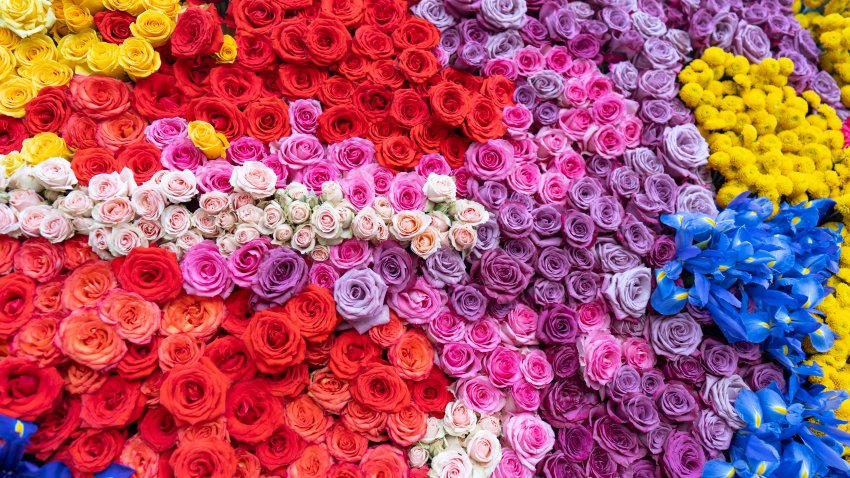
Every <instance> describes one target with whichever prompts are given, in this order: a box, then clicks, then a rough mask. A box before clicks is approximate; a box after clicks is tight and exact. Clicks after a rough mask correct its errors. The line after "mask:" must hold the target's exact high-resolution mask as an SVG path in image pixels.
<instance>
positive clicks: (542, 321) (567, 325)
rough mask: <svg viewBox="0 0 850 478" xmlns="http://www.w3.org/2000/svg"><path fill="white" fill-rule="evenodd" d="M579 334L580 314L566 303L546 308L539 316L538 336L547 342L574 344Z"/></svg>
mask: <svg viewBox="0 0 850 478" xmlns="http://www.w3.org/2000/svg"><path fill="white" fill-rule="evenodd" d="M577 334H578V314H577V313H576V311H575V310H574V309H572V308H571V307H569V306H567V305H565V304H555V305H551V306H549V307H547V308H545V309H544V310H543V311H542V312H541V313H540V316H539V318H538V322H537V338H538V339H540V341H541V342H543V343H545V344H574V343H575V341H576V335H577Z"/></svg>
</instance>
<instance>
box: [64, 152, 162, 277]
mask: <svg viewBox="0 0 850 478" xmlns="http://www.w3.org/2000/svg"><path fill="white" fill-rule="evenodd" d="M157 158H158V157H157ZM138 179H139V178H138V176H137V177H136V180H137V181H138ZM139 184H141V182H139ZM88 241H89V240H88V236H83V235H76V236H74V237H72V238H70V239H68V240H66V241H64V242H62V249H64V250H65V267H67V268H68V269H70V270H74V269H76V268H77V267H79V266H80V265H81V264H85V263H86V262H88V261H90V260H92V259H97V254H95V253H94V251H93V250H92V248H91V246H90V245H89V242H88Z"/></svg>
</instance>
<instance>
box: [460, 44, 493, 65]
mask: <svg viewBox="0 0 850 478" xmlns="http://www.w3.org/2000/svg"><path fill="white" fill-rule="evenodd" d="M485 61H487V50H486V49H484V46H483V45H482V44H480V43H471V42H470V43H464V44H463V45H462V46H461V47H460V49H459V50H458V52H457V58H456V59H455V66H456V67H457V68H458V69H461V70H467V69H471V70H475V69H478V68H480V67H481V65H483V64H484V62H485Z"/></svg>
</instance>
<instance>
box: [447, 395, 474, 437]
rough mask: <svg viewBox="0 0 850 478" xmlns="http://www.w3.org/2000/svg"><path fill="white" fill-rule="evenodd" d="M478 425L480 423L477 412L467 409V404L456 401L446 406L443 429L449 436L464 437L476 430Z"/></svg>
mask: <svg viewBox="0 0 850 478" xmlns="http://www.w3.org/2000/svg"><path fill="white" fill-rule="evenodd" d="M476 423H478V417H477V415H475V411H473V410H472V409H471V408H469V407H467V406H466V404H465V403H463V402H461V401H456V402H450V403H449V404H448V405H446V414H445V416H444V417H443V427H444V428H445V429H446V433H448V434H449V435H452V436H456V437H460V436H464V435H466V434H467V433H469V432H470V431H472V429H473V428H475V424H476Z"/></svg>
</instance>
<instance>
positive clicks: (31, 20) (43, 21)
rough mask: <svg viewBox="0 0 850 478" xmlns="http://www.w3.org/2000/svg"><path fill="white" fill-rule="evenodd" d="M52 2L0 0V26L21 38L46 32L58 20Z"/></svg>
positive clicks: (41, 0) (42, 0) (44, 0)
mask: <svg viewBox="0 0 850 478" xmlns="http://www.w3.org/2000/svg"><path fill="white" fill-rule="evenodd" d="M51 4H52V2H51V1H50V0H0V27H3V28H8V29H9V30H12V31H13V32H15V33H16V34H17V35H18V36H19V37H21V38H26V37H28V36H32V35H35V34H38V33H45V32H47V30H48V29H49V28H50V27H51V26H53V23H54V22H55V21H56V15H55V14H54V13H53V8H51Z"/></svg>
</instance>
